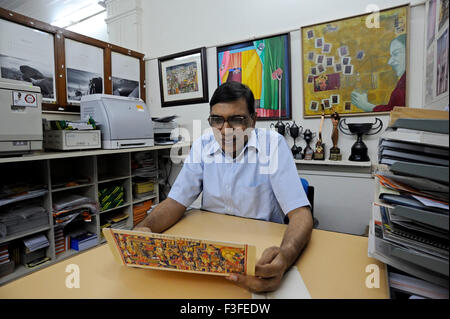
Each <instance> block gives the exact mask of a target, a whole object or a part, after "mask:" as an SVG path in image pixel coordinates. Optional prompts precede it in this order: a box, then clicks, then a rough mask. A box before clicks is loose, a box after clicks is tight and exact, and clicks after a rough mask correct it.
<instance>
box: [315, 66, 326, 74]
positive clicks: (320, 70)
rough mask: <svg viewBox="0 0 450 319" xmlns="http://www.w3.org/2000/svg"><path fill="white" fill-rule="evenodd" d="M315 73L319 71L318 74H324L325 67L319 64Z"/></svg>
mask: <svg viewBox="0 0 450 319" xmlns="http://www.w3.org/2000/svg"><path fill="white" fill-rule="evenodd" d="M317 71H319V74H320V73H323V72H325V67H324V66H323V65H322V64H319V65H318V66H317Z"/></svg>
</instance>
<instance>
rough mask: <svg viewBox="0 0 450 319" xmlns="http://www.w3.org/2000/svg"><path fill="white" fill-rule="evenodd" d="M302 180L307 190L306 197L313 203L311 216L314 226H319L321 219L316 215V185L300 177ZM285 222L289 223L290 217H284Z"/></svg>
mask: <svg viewBox="0 0 450 319" xmlns="http://www.w3.org/2000/svg"><path fill="white" fill-rule="evenodd" d="M300 181H301V182H302V186H303V189H304V190H305V193H306V197H307V198H308V201H309V203H310V204H311V217H312V219H313V228H317V226H319V221H318V220H317V218H315V217H314V186H311V185H309V183H308V181H307V180H306V179H304V178H301V177H300ZM284 223H285V224H288V223H289V218H288V217H287V216H286V217H285V219H284Z"/></svg>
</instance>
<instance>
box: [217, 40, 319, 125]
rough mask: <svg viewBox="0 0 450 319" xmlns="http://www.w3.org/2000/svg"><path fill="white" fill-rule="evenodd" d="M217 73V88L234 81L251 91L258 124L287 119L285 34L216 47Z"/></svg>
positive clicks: (287, 42)
mask: <svg viewBox="0 0 450 319" xmlns="http://www.w3.org/2000/svg"><path fill="white" fill-rule="evenodd" d="M309 36H313V33H310V34H309ZM310 51H312V50H310ZM309 58H310V59H313V56H312V55H310V56H309ZM217 72H218V85H221V84H222V83H225V82H230V81H237V82H241V83H243V84H246V85H247V86H248V87H249V88H250V89H251V90H252V92H253V95H254V96H255V104H256V105H255V108H256V113H257V115H258V117H257V118H258V120H274V119H285V120H288V119H291V104H292V102H291V68H290V38H289V34H288V33H286V34H281V35H277V36H272V37H267V38H261V39H256V40H252V41H246V42H241V43H236V44H231V45H226V46H221V47H218V48H217Z"/></svg>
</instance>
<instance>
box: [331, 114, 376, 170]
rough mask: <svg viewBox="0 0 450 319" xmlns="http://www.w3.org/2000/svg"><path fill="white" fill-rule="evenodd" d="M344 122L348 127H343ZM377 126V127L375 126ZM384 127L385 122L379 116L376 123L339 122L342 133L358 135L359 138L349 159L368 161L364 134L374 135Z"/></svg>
mask: <svg viewBox="0 0 450 319" xmlns="http://www.w3.org/2000/svg"><path fill="white" fill-rule="evenodd" d="M342 123H344V124H345V125H346V126H347V127H346V128H345V127H343V126H342ZM377 123H378V124H377ZM374 126H375V127H374ZM382 128H383V122H381V120H380V119H379V118H375V122H374V123H350V124H347V123H346V121H345V120H343V121H341V122H340V123H339V129H340V131H341V132H342V133H344V134H346V135H356V136H357V140H356V142H355V144H353V146H352V153H351V155H350V157H349V159H348V160H349V161H354V162H368V161H370V158H369V156H368V155H367V146H366V144H364V142H363V141H362V136H363V135H364V134H365V135H374V134H377V133H378V132H380V131H381V129H382Z"/></svg>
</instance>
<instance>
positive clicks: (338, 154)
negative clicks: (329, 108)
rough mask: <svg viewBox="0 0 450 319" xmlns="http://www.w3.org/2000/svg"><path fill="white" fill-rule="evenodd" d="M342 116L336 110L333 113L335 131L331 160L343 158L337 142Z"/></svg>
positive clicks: (332, 119) (333, 133)
mask: <svg viewBox="0 0 450 319" xmlns="http://www.w3.org/2000/svg"><path fill="white" fill-rule="evenodd" d="M339 120H340V116H339V114H338V112H336V111H334V113H333V114H331V121H332V122H333V132H332V133H331V141H333V147H332V148H330V158H329V160H330V161H340V160H342V154H341V150H340V149H339V147H337V142H338V139H339V130H338V125H339Z"/></svg>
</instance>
